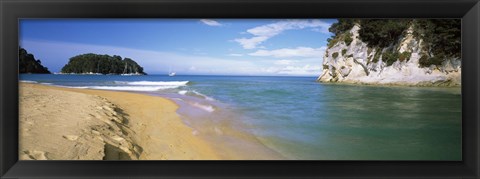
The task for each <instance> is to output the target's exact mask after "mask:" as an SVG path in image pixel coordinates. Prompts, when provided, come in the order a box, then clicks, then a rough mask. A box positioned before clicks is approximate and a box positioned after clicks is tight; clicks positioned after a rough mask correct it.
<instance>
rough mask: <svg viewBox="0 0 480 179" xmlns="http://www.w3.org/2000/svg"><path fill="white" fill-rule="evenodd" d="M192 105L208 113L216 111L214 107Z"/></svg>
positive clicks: (198, 104)
mask: <svg viewBox="0 0 480 179" xmlns="http://www.w3.org/2000/svg"><path fill="white" fill-rule="evenodd" d="M190 104H191V105H193V106H195V107H197V108H200V109H202V110H204V111H207V112H213V111H215V108H214V107H213V106H210V105H203V104H200V103H197V102H195V103H190Z"/></svg>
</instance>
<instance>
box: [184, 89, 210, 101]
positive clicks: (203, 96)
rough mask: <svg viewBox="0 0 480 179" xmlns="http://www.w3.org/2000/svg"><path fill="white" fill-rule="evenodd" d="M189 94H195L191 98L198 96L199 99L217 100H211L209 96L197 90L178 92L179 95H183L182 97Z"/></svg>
mask: <svg viewBox="0 0 480 179" xmlns="http://www.w3.org/2000/svg"><path fill="white" fill-rule="evenodd" d="M188 93H190V94H192V93H193V94H192V95H191V96H197V97H200V98H203V99H205V100H208V101H215V99H213V98H211V97H209V96H207V95H204V94H202V93H200V92H197V91H195V90H193V91H187V90H181V91H178V94H181V95H187V94H188Z"/></svg>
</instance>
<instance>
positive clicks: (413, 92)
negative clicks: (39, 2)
mask: <svg viewBox="0 0 480 179" xmlns="http://www.w3.org/2000/svg"><path fill="white" fill-rule="evenodd" d="M20 79H21V80H30V81H35V82H38V83H47V84H50V85H59V86H69V87H76V88H93V89H109V90H132V91H136V92H142V93H148V94H151V95H160V96H164V97H168V98H170V99H172V100H173V101H175V102H177V104H179V105H180V106H181V107H180V109H179V110H178V111H177V112H178V113H179V114H180V115H181V116H182V117H183V120H184V122H185V123H186V124H187V125H189V126H191V127H192V128H194V129H195V131H194V132H198V135H204V136H206V137H207V138H209V139H210V140H211V141H213V142H217V143H222V144H224V145H226V146H231V147H235V146H238V143H241V144H245V145H241V146H249V145H251V146H250V147H252V148H254V149H258V148H259V146H256V145H265V146H268V148H269V149H271V150H274V151H276V152H278V153H280V154H281V155H283V157H285V158H287V159H305V160H312V159H313V160H317V159H319V160H461V94H460V88H425V87H418V88H417V87H380V86H360V85H336V84H321V83H317V82H315V78H313V77H232V76H175V77H168V76H159V75H148V76H108V75H106V76H105V75H98V76H95V75H93V76H90V75H21V76H20ZM225 128H233V129H234V130H230V129H225ZM231 131H238V132H239V133H244V134H245V135H243V134H238V133H236V132H231ZM232 133H235V134H232ZM231 136H233V138H231ZM252 136H253V138H254V139H253V140H252V138H251V137H252ZM247 148H248V147H247ZM240 152H243V151H240ZM247 155H248V154H247Z"/></svg>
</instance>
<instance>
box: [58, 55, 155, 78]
mask: <svg viewBox="0 0 480 179" xmlns="http://www.w3.org/2000/svg"><path fill="white" fill-rule="evenodd" d="M62 73H80V74H86V73H97V74H98V73H99V74H143V75H144V74H146V73H145V72H143V67H141V66H140V65H138V64H137V62H135V61H134V60H132V59H130V58H124V59H122V57H120V56H118V55H114V56H109V55H99V54H93V53H88V54H82V55H77V56H74V57H72V58H70V60H69V62H68V63H67V64H66V65H65V66H64V67H63V68H62Z"/></svg>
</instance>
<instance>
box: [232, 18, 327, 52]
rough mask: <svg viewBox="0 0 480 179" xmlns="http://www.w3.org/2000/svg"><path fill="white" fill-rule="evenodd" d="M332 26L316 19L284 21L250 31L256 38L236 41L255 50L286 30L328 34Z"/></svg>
mask: <svg viewBox="0 0 480 179" xmlns="http://www.w3.org/2000/svg"><path fill="white" fill-rule="evenodd" d="M330 25H331V24H329V23H327V22H324V21H321V20H318V19H315V20H300V19H293V20H283V21H279V22H275V23H271V24H267V25H262V26H258V27H254V28H251V29H248V30H247V32H248V33H249V34H251V35H253V36H254V37H251V38H238V39H234V41H236V42H238V43H239V44H240V45H242V46H243V48H245V49H254V48H256V46H257V45H259V44H261V43H262V42H264V41H266V40H268V39H269V38H272V37H273V36H276V35H278V34H280V33H282V32H283V31H285V30H295V29H304V28H315V29H317V30H316V31H319V32H323V33H328V28H329V27H330Z"/></svg>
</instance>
